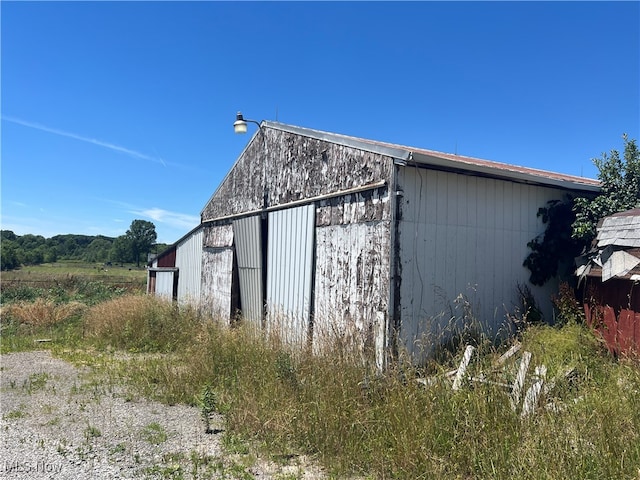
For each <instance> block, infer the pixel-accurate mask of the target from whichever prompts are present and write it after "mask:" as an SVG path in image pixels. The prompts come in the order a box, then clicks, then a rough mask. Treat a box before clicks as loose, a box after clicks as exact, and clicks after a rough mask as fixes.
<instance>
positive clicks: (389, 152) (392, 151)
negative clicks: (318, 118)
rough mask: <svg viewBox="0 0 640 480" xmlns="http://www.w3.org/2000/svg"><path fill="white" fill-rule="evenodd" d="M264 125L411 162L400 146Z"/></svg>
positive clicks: (282, 124) (301, 128)
mask: <svg viewBox="0 0 640 480" xmlns="http://www.w3.org/2000/svg"><path fill="white" fill-rule="evenodd" d="M262 123H263V124H264V125H265V126H267V127H270V128H273V129H276V130H281V131H283V132H288V133H293V134H295V135H301V136H303V137H309V138H315V139H317V140H323V141H326V142H331V143H336V144H338V145H343V146H345V147H352V148H357V149H360V150H365V151H367V152H371V153H378V154H380V155H386V156H388V157H392V158H397V159H400V160H404V161H407V160H409V159H410V157H411V151H410V150H409V149H407V148H404V147H401V146H400V145H392V144H384V143H382V142H379V143H378V142H371V141H368V140H366V139H363V138H358V137H350V136H348V135H342V134H340V133H331V132H324V131H322V130H314V129H312V128H306V127H296V126H295V125H288V124H285V123H280V122H270V121H263V122H262Z"/></svg>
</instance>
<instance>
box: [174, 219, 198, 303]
mask: <svg viewBox="0 0 640 480" xmlns="http://www.w3.org/2000/svg"><path fill="white" fill-rule="evenodd" d="M202 237H203V230H202V228H201V229H199V230H196V231H195V232H194V233H193V234H191V235H190V236H189V237H187V238H186V239H184V240H183V241H182V242H180V244H178V245H177V247H176V267H178V268H179V269H180V277H179V278H178V302H180V303H193V304H198V303H199V302H200V286H201V283H202Z"/></svg>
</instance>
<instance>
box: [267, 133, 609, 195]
mask: <svg viewBox="0 0 640 480" xmlns="http://www.w3.org/2000/svg"><path fill="white" fill-rule="evenodd" d="M261 127H267V128H273V129H277V130H282V131H285V132H289V133H293V134H296V135H302V136H306V137H310V138H315V139H318V140H324V141H328V142H332V143H336V144H339V145H344V146H348V147H353V148H359V149H362V150H365V151H370V152H373V153H380V154H383V155H387V156H390V157H393V158H395V159H397V160H399V161H400V163H404V162H407V163H413V164H416V165H424V166H430V167H434V168H439V169H443V170H450V171H458V172H468V173H472V174H478V175H483V176H488V177H493V178H502V179H507V180H513V181H516V182H520V183H534V184H538V185H546V186H549V187H556V188H558V187H559V188H565V189H570V190H584V191H590V192H598V191H600V182H599V181H598V180H594V179H591V178H585V177H579V176H576V175H567V174H563V173H557V172H550V171H547V170H540V169H536V168H529V167H522V166H518V165H511V164H507V163H500V162H494V161H491V160H483V159H480V158H474V157H467V156H464V155H455V154H451V153H444V152H438V151H436V150H428V149H424V148H417V147H409V146H405V145H398V144H393V143H387V142H381V141H377V140H369V139H364V138H358V137H351V136H348V135H342V134H338V133H329V132H323V131H321V130H313V129H310V128H304V127H296V126H293V125H287V124H284V123H279V122H271V121H263V122H262V124H261Z"/></svg>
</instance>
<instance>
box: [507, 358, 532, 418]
mask: <svg viewBox="0 0 640 480" xmlns="http://www.w3.org/2000/svg"><path fill="white" fill-rule="evenodd" d="M530 362H531V352H524V353H523V354H522V359H520V366H519V368H518V374H517V375H516V380H515V382H513V387H512V388H511V399H510V400H511V408H512V410H513V411H514V412H515V411H516V409H517V408H518V405H519V404H520V395H521V394H522V388H523V387H524V380H525V378H526V377H527V370H528V369H529V363H530Z"/></svg>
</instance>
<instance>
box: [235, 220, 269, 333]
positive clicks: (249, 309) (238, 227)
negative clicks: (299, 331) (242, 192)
mask: <svg viewBox="0 0 640 480" xmlns="http://www.w3.org/2000/svg"><path fill="white" fill-rule="evenodd" d="M233 237H234V240H235V246H236V255H237V258H238V275H239V282H240V303H241V304H242V315H243V316H244V318H245V319H246V320H248V321H250V322H252V323H253V324H255V325H256V326H261V325H262V316H263V311H264V300H263V289H262V286H263V282H262V229H261V220H260V216H259V215H253V216H251V217H245V218H240V219H238V220H234V221H233Z"/></svg>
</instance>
